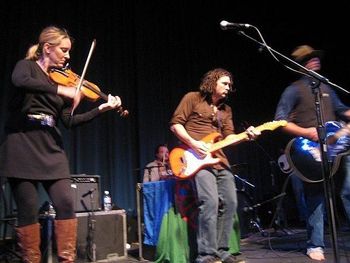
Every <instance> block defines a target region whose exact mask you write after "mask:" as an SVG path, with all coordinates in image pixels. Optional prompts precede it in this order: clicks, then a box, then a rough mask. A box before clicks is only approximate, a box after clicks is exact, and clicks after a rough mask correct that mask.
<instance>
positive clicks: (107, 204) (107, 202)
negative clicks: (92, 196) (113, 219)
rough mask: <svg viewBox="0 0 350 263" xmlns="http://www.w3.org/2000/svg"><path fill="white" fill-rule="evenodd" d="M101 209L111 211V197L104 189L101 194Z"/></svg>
mask: <svg viewBox="0 0 350 263" xmlns="http://www.w3.org/2000/svg"><path fill="white" fill-rule="evenodd" d="M103 209H104V210H105V211H111V210H112V198H111V196H110V194H109V191H104V195H103Z"/></svg>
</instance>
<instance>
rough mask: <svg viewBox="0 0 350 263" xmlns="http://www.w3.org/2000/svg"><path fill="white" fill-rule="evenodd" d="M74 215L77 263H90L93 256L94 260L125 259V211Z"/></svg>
mask: <svg viewBox="0 0 350 263" xmlns="http://www.w3.org/2000/svg"><path fill="white" fill-rule="evenodd" d="M76 215H77V218H78V239H77V262H91V261H92V259H94V258H93V255H94V254H95V259H96V260H105V259H107V260H108V259H109V260H113V259H117V258H124V257H127V249H126V242H127V234H126V215H125V210H112V211H106V212H105V211H100V212H95V213H94V215H91V213H77V214H76ZM89 217H90V218H89ZM91 224H92V225H91ZM93 248H95V249H93ZM113 262H114V261H113Z"/></svg>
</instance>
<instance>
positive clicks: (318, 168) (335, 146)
mask: <svg viewBox="0 0 350 263" xmlns="http://www.w3.org/2000/svg"><path fill="white" fill-rule="evenodd" d="M325 128H326V137H327V138H329V137H331V136H334V135H336V134H337V133H339V132H340V130H341V129H342V128H343V125H342V124H341V123H339V122H335V121H330V122H326V123H325ZM349 149H350V137H349V136H348V135H344V136H340V137H339V138H338V139H337V140H336V141H335V142H334V143H332V144H328V145H327V154H328V161H329V165H330V169H331V175H332V176H333V175H334V174H335V173H336V172H337V170H338V168H339V164H340V161H341V158H342V157H343V156H344V155H347V154H349ZM285 153H286V157H287V160H288V162H289V164H290V165H291V167H292V169H293V170H294V171H295V172H296V174H297V175H298V176H299V177H300V178H301V179H302V180H303V181H304V182H308V183H320V182H322V181H323V177H322V163H321V160H322V157H321V151H320V144H319V143H318V142H314V141H311V140H308V139H306V138H304V137H297V138H294V139H292V140H291V141H290V142H289V143H288V145H287V147H286V150H285Z"/></svg>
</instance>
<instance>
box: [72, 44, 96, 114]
mask: <svg viewBox="0 0 350 263" xmlns="http://www.w3.org/2000/svg"><path fill="white" fill-rule="evenodd" d="M95 47H96V39H94V40H93V41H92V43H91V47H90V51H89V54H88V56H87V58H86V61H85V65H84V69H83V72H82V73H81V75H80V79H79V83H78V87H77V89H76V90H75V95H74V97H75V96H77V95H78V93H79V91H80V89H81V86H82V85H83V81H84V77H85V74H86V70H87V67H88V65H89V63H90V58H91V56H92V52H93V51H94V49H95ZM74 110H75V107H74V105H73V107H72V112H71V116H73V113H74Z"/></svg>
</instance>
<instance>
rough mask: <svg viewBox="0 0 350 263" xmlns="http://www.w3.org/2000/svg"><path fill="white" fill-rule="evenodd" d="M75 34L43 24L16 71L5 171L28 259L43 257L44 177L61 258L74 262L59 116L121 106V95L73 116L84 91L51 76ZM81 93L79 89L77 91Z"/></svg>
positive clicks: (1, 166) (0, 164) (71, 119)
mask: <svg viewBox="0 0 350 263" xmlns="http://www.w3.org/2000/svg"><path fill="white" fill-rule="evenodd" d="M71 46H72V38H71V37H70V36H69V34H68V33H67V31H66V30H64V29H61V28H57V27H54V26H50V27H47V28H45V29H43V31H42V32H41V34H40V36H39V42H38V44H36V45H34V46H32V47H30V48H29V50H28V52H27V56H26V58H25V59H23V60H20V61H19V62H17V64H16V66H15V68H14V70H13V73H12V84H13V99H12V101H11V103H10V106H9V114H8V116H9V117H8V120H7V122H6V125H5V133H6V138H5V140H4V142H3V143H2V145H1V149H0V176H5V177H7V178H8V182H9V184H10V187H11V190H12V193H13V195H14V199H15V201H16V204H17V211H18V215H17V218H18V222H17V223H18V225H17V227H16V232H17V235H18V243H19V247H20V248H21V255H22V259H23V262H38V263H39V262H40V259H41V254H40V249H39V246H40V225H39V223H38V217H37V214H38V211H37V206H38V204H37V202H38V192H37V187H38V183H39V182H41V183H42V185H43V187H44V188H45V190H46V191H47V193H48V195H49V197H50V199H51V201H52V203H53V206H54V208H55V211H56V217H55V238H56V243H57V250H58V251H57V254H58V258H59V262H74V259H75V247H76V233H77V220H76V218H75V212H74V208H73V195H72V193H71V181H70V171H69V163H68V159H67V156H66V154H65V152H64V149H63V142H62V137H61V134H60V132H59V130H58V128H57V122H58V121H62V123H63V124H64V125H65V127H67V128H71V127H74V126H77V125H81V124H83V123H86V122H89V121H91V120H92V119H94V118H95V117H97V116H98V115H99V114H100V113H102V112H105V111H108V110H112V109H116V108H118V107H120V106H121V100H120V98H119V97H118V96H115V97H114V96H111V95H108V99H107V102H105V103H102V104H101V105H99V106H98V107H97V108H94V109H92V110H90V111H88V112H85V113H82V114H76V115H72V116H71V110H72V107H73V106H74V107H76V106H78V105H79V102H80V100H81V99H82V98H83V95H82V94H81V93H80V92H76V87H65V86H62V85H58V84H56V83H55V82H53V81H52V80H51V79H50V78H49V72H50V69H51V68H61V67H63V65H65V64H66V62H67V61H68V60H69V58H70V54H69V52H70V50H71ZM76 93H77V94H76Z"/></svg>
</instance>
